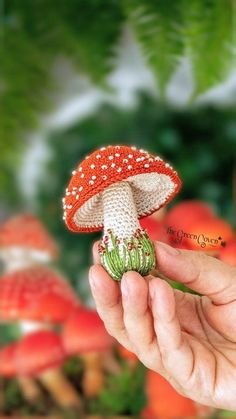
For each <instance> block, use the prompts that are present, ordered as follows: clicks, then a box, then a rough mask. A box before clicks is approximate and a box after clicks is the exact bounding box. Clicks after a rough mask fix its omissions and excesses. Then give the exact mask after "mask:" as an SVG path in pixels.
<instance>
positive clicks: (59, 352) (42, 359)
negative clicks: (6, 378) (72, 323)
mask: <svg viewBox="0 0 236 419" xmlns="http://www.w3.org/2000/svg"><path fill="white" fill-rule="evenodd" d="M65 357H66V355H65V352H64V349H63V345H62V340H61V338H60V336H59V335H57V334H56V333H55V332H52V331H50V330H40V331H37V332H34V333H30V334H29V335H26V336H24V337H23V338H22V339H21V341H20V342H19V343H18V346H17V349H16V354H15V360H16V369H17V371H18V373H19V374H20V375H32V376H34V375H38V374H39V373H40V372H42V371H44V370H46V369H49V368H54V367H58V366H60V365H61V364H62V363H63V361H64V360H65Z"/></svg>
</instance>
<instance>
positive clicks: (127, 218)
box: [102, 182, 141, 239]
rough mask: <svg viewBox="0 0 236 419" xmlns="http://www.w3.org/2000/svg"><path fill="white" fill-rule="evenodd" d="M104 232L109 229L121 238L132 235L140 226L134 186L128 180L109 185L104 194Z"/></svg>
mask: <svg viewBox="0 0 236 419" xmlns="http://www.w3.org/2000/svg"><path fill="white" fill-rule="evenodd" d="M102 201H103V213H104V232H106V231H108V230H109V229H111V230H112V233H113V234H114V235H115V236H117V237H118V238H119V239H124V238H126V237H127V238H129V237H132V236H133V235H134V233H135V231H136V230H137V229H139V228H141V227H140V224H139V222H138V215H137V210H136V206H135V203H134V199H133V195H132V188H131V187H130V185H129V184H128V182H119V183H115V184H114V185H111V186H109V187H108V188H107V189H106V190H105V191H104V192H103V194H102Z"/></svg>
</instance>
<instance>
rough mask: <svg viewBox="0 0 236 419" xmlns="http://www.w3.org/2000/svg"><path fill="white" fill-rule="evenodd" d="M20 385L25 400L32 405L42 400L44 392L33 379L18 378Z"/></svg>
mask: <svg viewBox="0 0 236 419" xmlns="http://www.w3.org/2000/svg"><path fill="white" fill-rule="evenodd" d="M17 380H18V384H19V387H20V390H21V392H22V394H23V397H24V398H25V400H27V401H28V402H29V403H30V404H34V403H35V402H37V401H39V400H40V399H42V397H43V395H42V391H41V389H40V387H39V385H38V384H37V383H36V381H35V380H34V379H33V378H31V377H20V376H18V377H17Z"/></svg>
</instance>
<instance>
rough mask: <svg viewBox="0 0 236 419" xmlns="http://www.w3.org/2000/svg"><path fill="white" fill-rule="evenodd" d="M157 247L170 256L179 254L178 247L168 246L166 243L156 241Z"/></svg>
mask: <svg viewBox="0 0 236 419" xmlns="http://www.w3.org/2000/svg"><path fill="white" fill-rule="evenodd" d="M157 249H160V250H161V252H162V251H164V252H165V253H167V254H168V255H170V256H177V255H180V251H179V249H175V248H174V247H171V246H169V245H168V244H166V243H162V242H157Z"/></svg>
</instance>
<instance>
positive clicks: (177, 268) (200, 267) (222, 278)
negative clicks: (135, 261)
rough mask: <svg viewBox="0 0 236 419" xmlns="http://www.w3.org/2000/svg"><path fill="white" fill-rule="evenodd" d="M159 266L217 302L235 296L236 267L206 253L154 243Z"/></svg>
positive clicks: (178, 280)
mask: <svg viewBox="0 0 236 419" xmlns="http://www.w3.org/2000/svg"><path fill="white" fill-rule="evenodd" d="M154 246H155V251H156V258H157V267H158V269H159V270H160V271H161V272H162V273H163V274H164V275H166V276H168V277H169V278H170V279H172V280H174V281H177V282H181V283H182V284H184V285H187V286H188V287H189V288H191V289H192V290H194V291H196V292H198V293H200V294H203V295H206V296H208V297H209V298H210V299H211V301H212V302H214V303H215V304H227V303H229V302H231V301H233V300H235V298H236V269H235V268H234V267H232V266H229V265H227V264H225V263H223V262H221V261H219V260H218V259H215V258H214V257H211V256H207V255H206V254H205V253H202V252H198V251H193V250H180V249H175V248H173V247H171V246H168V245H167V244H165V243H161V242H155V243H154Z"/></svg>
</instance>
